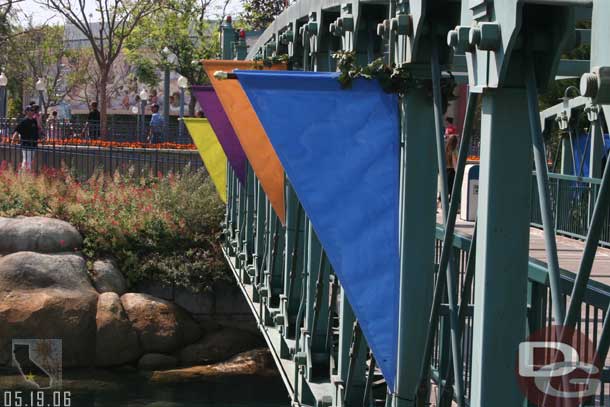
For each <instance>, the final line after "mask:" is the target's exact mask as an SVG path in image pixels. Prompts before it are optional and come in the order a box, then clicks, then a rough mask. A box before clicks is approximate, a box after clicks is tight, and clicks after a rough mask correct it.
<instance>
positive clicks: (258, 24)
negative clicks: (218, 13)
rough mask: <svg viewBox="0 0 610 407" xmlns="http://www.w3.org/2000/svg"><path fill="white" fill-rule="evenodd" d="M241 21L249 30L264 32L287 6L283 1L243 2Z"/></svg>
mask: <svg viewBox="0 0 610 407" xmlns="http://www.w3.org/2000/svg"><path fill="white" fill-rule="evenodd" d="M243 6H244V11H243V13H242V15H241V18H240V19H241V20H242V21H243V23H244V24H245V25H246V27H247V28H249V29H251V30H264V29H265V28H267V26H268V25H269V24H271V22H273V20H274V18H275V17H276V16H278V15H279V14H280V13H281V12H282V11H284V9H285V8H286V7H287V6H288V2H287V1H285V0H244V2H243Z"/></svg>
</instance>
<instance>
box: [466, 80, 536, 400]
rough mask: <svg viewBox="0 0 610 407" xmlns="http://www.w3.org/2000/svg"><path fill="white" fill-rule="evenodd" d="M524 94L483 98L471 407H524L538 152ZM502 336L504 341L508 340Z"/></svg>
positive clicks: (512, 91) (505, 92)
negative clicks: (518, 370)
mask: <svg viewBox="0 0 610 407" xmlns="http://www.w3.org/2000/svg"><path fill="white" fill-rule="evenodd" d="M527 106H528V103H527V98H526V90H525V89H524V88H500V89H495V90H491V89H487V90H485V93H484V95H483V106H482V124H481V170H480V181H479V182H480V183H479V215H478V216H479V218H478V230H479V232H478V236H477V259H476V277H475V311H474V338H473V349H476V350H477V352H474V353H473V356H472V366H473V368H472V391H471V401H470V405H473V406H492V405H493V406H495V407H504V406H506V407H514V406H518V405H522V403H523V398H524V396H523V394H522V393H521V391H520V390H519V387H518V383H517V376H516V374H515V361H516V359H517V351H518V347H519V343H520V342H521V341H522V340H523V338H524V337H525V324H526V306H527V270H528V256H529V217H530V188H531V182H532V175H531V171H532V144H531V137H530V129H529V123H528V115H529V112H528V107H527ZM500 333H501V334H500Z"/></svg>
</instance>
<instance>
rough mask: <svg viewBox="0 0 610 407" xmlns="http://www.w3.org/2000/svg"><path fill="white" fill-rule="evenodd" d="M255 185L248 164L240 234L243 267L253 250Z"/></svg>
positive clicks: (254, 178) (252, 172) (252, 173)
mask: <svg viewBox="0 0 610 407" xmlns="http://www.w3.org/2000/svg"><path fill="white" fill-rule="evenodd" d="M255 187H256V177H255V175H254V171H253V170H252V167H250V166H248V171H247V175H246V188H245V191H244V192H245V193H244V195H245V196H244V199H245V204H244V207H245V219H244V223H245V229H244V232H243V235H242V239H243V241H242V244H243V246H242V254H241V255H242V258H243V260H244V267H246V265H247V264H248V263H249V262H250V260H251V257H252V253H253V250H254V241H253V240H254V229H253V227H254V188H255Z"/></svg>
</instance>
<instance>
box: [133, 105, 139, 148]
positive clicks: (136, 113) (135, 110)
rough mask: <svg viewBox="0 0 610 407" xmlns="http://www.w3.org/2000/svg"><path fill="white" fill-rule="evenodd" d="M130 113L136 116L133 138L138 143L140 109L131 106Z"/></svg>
mask: <svg viewBox="0 0 610 407" xmlns="http://www.w3.org/2000/svg"><path fill="white" fill-rule="evenodd" d="M131 113H133V114H134V115H135V116H136V131H135V133H134V134H135V136H136V138H137V139H138V141H140V115H139V113H140V108H139V107H138V106H135V105H134V106H132V107H131Z"/></svg>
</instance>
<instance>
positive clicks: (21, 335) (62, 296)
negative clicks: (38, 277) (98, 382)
mask: <svg viewBox="0 0 610 407" xmlns="http://www.w3.org/2000/svg"><path fill="white" fill-rule="evenodd" d="M96 305H97V294H96V293H95V291H75V290H63V289H57V288H46V289H39V290H30V291H9V292H6V291H0V332H2V335H0V365H8V364H10V362H11V349H12V346H11V342H12V340H13V339H61V340H62V355H63V366H64V367H78V366H91V365H92V364H93V359H94V355H95V332H96V328H95V308H96Z"/></svg>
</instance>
